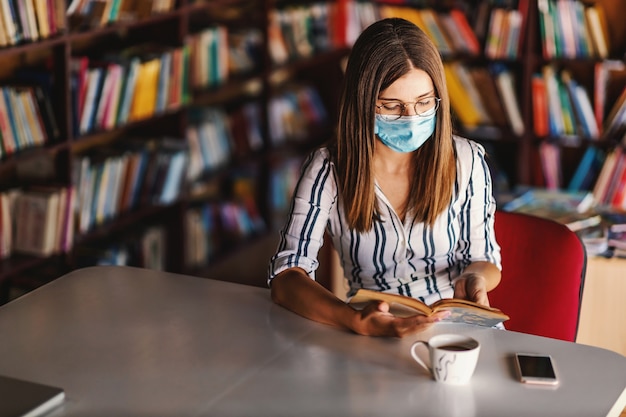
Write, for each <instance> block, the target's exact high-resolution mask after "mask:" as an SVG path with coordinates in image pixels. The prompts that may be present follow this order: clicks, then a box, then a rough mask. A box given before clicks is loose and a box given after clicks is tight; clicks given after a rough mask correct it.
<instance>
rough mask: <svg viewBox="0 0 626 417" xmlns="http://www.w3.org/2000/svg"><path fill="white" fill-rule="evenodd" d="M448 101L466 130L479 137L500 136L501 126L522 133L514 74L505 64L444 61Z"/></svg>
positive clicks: (515, 132) (522, 123) (522, 126)
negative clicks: (472, 63)
mask: <svg viewBox="0 0 626 417" xmlns="http://www.w3.org/2000/svg"><path fill="white" fill-rule="evenodd" d="M444 71H445V75H446V82H447V84H448V89H449V91H450V105H451V106H452V110H453V111H454V114H455V115H456V116H457V117H458V121H459V122H460V123H461V125H462V126H463V129H464V130H465V131H466V132H474V133H475V134H477V135H480V137H482V138H486V137H493V136H496V137H499V136H500V134H501V133H500V132H501V129H502V128H503V127H507V126H508V127H510V129H511V130H512V131H513V133H514V134H516V135H518V136H521V135H522V134H523V133H524V122H523V120H522V114H521V109H520V106H519V100H518V97H517V93H516V89H515V74H514V73H513V72H512V71H511V70H510V69H509V68H508V67H507V66H505V65H503V64H500V63H492V64H490V65H489V66H487V67H484V66H471V67H470V66H468V65H466V64H464V63H461V62H446V63H444Z"/></svg>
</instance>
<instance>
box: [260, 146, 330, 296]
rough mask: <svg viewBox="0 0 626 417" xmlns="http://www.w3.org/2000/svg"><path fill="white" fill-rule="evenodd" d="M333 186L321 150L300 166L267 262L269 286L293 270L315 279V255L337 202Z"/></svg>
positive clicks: (328, 163)
mask: <svg viewBox="0 0 626 417" xmlns="http://www.w3.org/2000/svg"><path fill="white" fill-rule="evenodd" d="M336 184H337V183H336V180H335V171H334V168H333V164H332V163H331V161H330V157H329V154H328V151H327V150H326V149H320V150H317V151H315V152H314V153H312V154H311V155H310V156H309V158H308V159H307V160H306V161H305V162H304V164H303V166H302V171H301V174H300V178H299V180H298V183H297V184H296V187H295V190H294V194H293V198H292V203H291V209H290V211H289V215H288V217H287V219H286V223H285V225H284V227H283V229H282V230H281V232H280V241H279V243H278V248H277V251H276V253H275V254H274V256H272V258H271V260H270V265H269V271H268V284H269V285H271V281H272V279H274V277H275V276H276V275H278V274H279V273H280V272H282V271H284V270H286V269H288V268H292V267H300V268H302V269H304V270H305V271H306V272H307V273H308V274H309V276H310V277H311V278H313V279H315V271H316V270H317V268H318V266H319V262H318V260H317V255H318V252H319V249H320V248H321V246H322V244H323V239H324V231H325V229H326V225H327V222H328V216H329V213H330V211H331V209H332V208H333V206H334V204H335V203H336V200H337V185H336Z"/></svg>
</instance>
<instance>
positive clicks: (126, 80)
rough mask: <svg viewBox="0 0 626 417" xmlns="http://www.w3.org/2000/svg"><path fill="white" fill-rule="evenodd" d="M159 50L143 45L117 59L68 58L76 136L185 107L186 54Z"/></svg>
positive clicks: (186, 97) (127, 51)
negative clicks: (69, 61) (69, 59)
mask: <svg viewBox="0 0 626 417" xmlns="http://www.w3.org/2000/svg"><path fill="white" fill-rule="evenodd" d="M157 49H158V50H154V48H152V47H150V46H147V45H144V46H139V47H136V48H132V49H129V50H126V51H123V52H122V53H120V54H119V55H115V56H106V57H102V58H90V57H87V56H80V57H72V59H71V77H70V85H71V92H72V106H73V111H72V116H73V117H72V126H73V129H74V134H75V136H80V135H83V134H86V133H90V132H94V131H100V130H109V129H112V128H114V127H117V126H122V125H124V124H127V123H130V122H134V121H139V120H143V119H146V118H150V117H153V116H154V115H157V114H160V113H163V112H165V111H167V110H174V109H177V108H178V107H180V106H181V105H182V104H184V103H187V102H188V101H189V92H188V86H187V83H186V81H185V80H186V79H187V77H186V76H185V74H186V73H187V71H188V67H189V63H188V59H189V57H188V55H189V51H188V48H187V47H181V48H165V49H164V48H160V47H157Z"/></svg>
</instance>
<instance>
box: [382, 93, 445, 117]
mask: <svg viewBox="0 0 626 417" xmlns="http://www.w3.org/2000/svg"><path fill="white" fill-rule="evenodd" d="M427 98H434V99H435V107H433V108H432V109H429V110H426V111H424V112H422V113H419V112H418V111H417V108H416V106H417V103H419V101H413V102H409V103H405V102H402V101H395V100H389V102H393V103H397V104H399V105H400V106H402V112H401V113H400V114H398V115H396V114H384V116H386V117H392V116H393V117H395V119H392V120H398V119H399V118H401V117H402V116H404V114H405V113H406V109H407V107H408V106H409V105H410V104H412V105H413V112H414V113H415V114H416V115H417V116H419V117H430V116H432V115H433V114H435V113H437V110H439V105H440V103H441V98H439V97H436V96H428V97H424V98H423V99H422V100H424V99H427ZM420 101H421V100H420ZM374 106H375V107H376V108H377V109H378V110H380V109H381V108H382V107H384V106H385V105H384V104H380V105H377V104H375V105H374ZM381 114H382V113H381Z"/></svg>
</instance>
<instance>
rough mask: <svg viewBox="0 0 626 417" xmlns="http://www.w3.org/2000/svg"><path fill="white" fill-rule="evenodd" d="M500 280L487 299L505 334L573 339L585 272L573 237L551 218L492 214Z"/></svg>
mask: <svg viewBox="0 0 626 417" xmlns="http://www.w3.org/2000/svg"><path fill="white" fill-rule="evenodd" d="M495 231H496V239H497V241H498V243H499V244H500V247H501V251H502V280H501V282H500V284H499V285H498V287H496V288H495V289H494V290H493V291H491V292H490V293H489V301H490V303H491V305H492V306H494V307H497V308H499V309H501V310H502V311H504V312H505V313H506V314H508V315H509V316H510V317H511V319H510V320H508V321H506V322H505V323H504V325H505V327H506V328H507V329H508V330H513V331H518V332H522V333H530V334H534V335H539V336H546V337H551V338H555V339H561V340H567V341H571V342H573V341H575V340H576V332H577V330H578V319H579V312H580V306H581V301H582V293H583V285H584V278H585V269H586V261H587V257H586V252H585V248H584V246H583V244H582V242H581V241H580V239H579V238H578V236H577V235H576V234H575V233H574V232H572V231H571V230H570V229H568V228H567V227H566V226H564V225H562V224H560V223H557V222H555V221H552V220H547V219H544V218H540V217H535V216H530V215H526V214H520V213H510V212H504V211H497V212H496V214H495Z"/></svg>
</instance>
